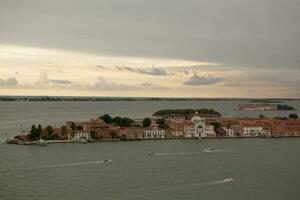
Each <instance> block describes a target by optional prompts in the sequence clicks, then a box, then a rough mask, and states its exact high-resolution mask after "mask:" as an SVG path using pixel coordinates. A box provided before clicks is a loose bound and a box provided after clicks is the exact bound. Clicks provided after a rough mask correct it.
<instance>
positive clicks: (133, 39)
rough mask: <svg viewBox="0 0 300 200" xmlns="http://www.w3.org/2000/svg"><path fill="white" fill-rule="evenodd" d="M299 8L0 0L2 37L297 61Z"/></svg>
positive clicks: (166, 54)
mask: <svg viewBox="0 0 300 200" xmlns="http://www.w3.org/2000/svg"><path fill="white" fill-rule="evenodd" d="M70 3H72V8H71V7H70ZM299 8H300V1H298V0H285V1H282V0H243V1H240V0H226V1H214V0H189V1H182V0H165V1H159V0H153V1H151V2H150V1H146V0H122V1H121V2H120V1H104V0H89V1H88V3H87V2H86V1H70V0H44V1H35V0H27V1H26V2H25V1H24V2H20V1H17V0H10V1H1V3H0V13H1V14H0V16H1V20H0V26H1V29H0V36H1V37H0V43H1V44H16V45H21V46H22V45H24V46H37V47H42V48H54V49H66V50H74V51H81V52H89V53H95V54H98V53H104V54H109V55H125V56H142V57H159V58H161V57H163V58H175V59H187V60H196V61H210V62H218V63H225V64H228V65H231V66H245V67H250V68H251V67H253V68H259V67H272V68H273V67H274V68H298V67H299V63H300V56H299V52H300V40H299V35H300V28H299V18H300V12H299ZM19 13H22V15H20V14H19ZM153 13H155V15H154V14H153ZM137 19H138V20H137ZM36 27H39V29H36ZM57 30H59V31H57ZM45 38H47V39H45ZM283 66H284V67H283Z"/></svg>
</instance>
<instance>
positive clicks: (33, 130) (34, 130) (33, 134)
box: [29, 125, 38, 140]
mask: <svg viewBox="0 0 300 200" xmlns="http://www.w3.org/2000/svg"><path fill="white" fill-rule="evenodd" d="M29 138H30V139H31V140H36V139H37V138H38V129H37V128H36V126H35V125H32V126H31V130H30V136H29Z"/></svg>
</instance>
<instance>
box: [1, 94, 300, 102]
mask: <svg viewBox="0 0 300 200" xmlns="http://www.w3.org/2000/svg"><path fill="white" fill-rule="evenodd" d="M293 100H295V101H298V100H300V98H266V99H255V98H175V97H174V98H171V97H78V96H0V102H31V101H46V102H47V101H249V102H269V103H275V102H276V103H277V102H283V101H293Z"/></svg>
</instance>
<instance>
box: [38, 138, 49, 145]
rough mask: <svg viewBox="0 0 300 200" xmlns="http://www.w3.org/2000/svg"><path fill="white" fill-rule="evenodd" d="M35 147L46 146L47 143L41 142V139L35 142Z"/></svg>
mask: <svg viewBox="0 0 300 200" xmlns="http://www.w3.org/2000/svg"><path fill="white" fill-rule="evenodd" d="M35 144H36V145H39V146H47V142H46V141H45V140H43V139H42V138H41V139H39V140H37V141H36V142H35Z"/></svg>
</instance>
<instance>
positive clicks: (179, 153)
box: [148, 148, 231, 156]
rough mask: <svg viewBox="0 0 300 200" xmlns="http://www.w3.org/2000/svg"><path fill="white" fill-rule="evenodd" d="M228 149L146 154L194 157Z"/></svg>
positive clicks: (151, 154) (152, 153) (149, 153)
mask: <svg viewBox="0 0 300 200" xmlns="http://www.w3.org/2000/svg"><path fill="white" fill-rule="evenodd" d="M229 151H231V150H229V149H227V150H226V149H215V148H206V149H203V150H202V151H198V152H165V153H164V152H161V153H154V152H148V155H149V156H171V155H195V154H202V153H216V152H229Z"/></svg>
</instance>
